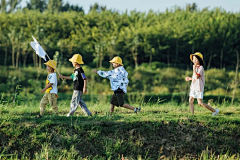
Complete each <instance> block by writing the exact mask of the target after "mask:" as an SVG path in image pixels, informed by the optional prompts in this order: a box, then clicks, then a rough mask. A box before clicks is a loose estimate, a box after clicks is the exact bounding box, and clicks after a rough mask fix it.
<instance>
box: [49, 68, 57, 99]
mask: <svg viewBox="0 0 240 160" xmlns="http://www.w3.org/2000/svg"><path fill="white" fill-rule="evenodd" d="M47 79H48V81H49V83H53V85H52V89H51V90H50V93H55V94H57V93H58V89H57V74H56V73H55V72H54V73H50V74H49V75H48V77H47Z"/></svg>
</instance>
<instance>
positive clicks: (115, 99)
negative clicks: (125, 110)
mask: <svg viewBox="0 0 240 160" xmlns="http://www.w3.org/2000/svg"><path fill="white" fill-rule="evenodd" d="M110 103H111V104H113V105H114V106H117V107H121V106H123V105H124V93H114V94H113V95H112V98H111V102H110Z"/></svg>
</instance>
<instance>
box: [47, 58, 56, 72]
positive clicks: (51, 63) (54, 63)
mask: <svg viewBox="0 0 240 160" xmlns="http://www.w3.org/2000/svg"><path fill="white" fill-rule="evenodd" d="M44 64H45V65H46V66H49V67H51V68H53V69H54V70H56V67H57V62H56V61H54V60H50V61H47V62H46V63H44Z"/></svg>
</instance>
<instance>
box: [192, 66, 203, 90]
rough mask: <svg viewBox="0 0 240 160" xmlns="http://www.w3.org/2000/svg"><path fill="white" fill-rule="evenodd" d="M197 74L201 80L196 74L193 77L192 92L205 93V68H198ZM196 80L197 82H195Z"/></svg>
mask: <svg viewBox="0 0 240 160" xmlns="http://www.w3.org/2000/svg"><path fill="white" fill-rule="evenodd" d="M196 72H197V75H198V76H199V78H198V79H197V77H195V74H193V76H192V83H191V87H190V89H191V90H194V91H200V92H204V85H205V75H204V68H203V66H198V67H196ZM194 79H195V81H194Z"/></svg>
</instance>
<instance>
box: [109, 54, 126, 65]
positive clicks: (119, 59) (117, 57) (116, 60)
mask: <svg viewBox="0 0 240 160" xmlns="http://www.w3.org/2000/svg"><path fill="white" fill-rule="evenodd" d="M109 62H110V63H117V64H120V65H121V66H123V64H122V59H121V58H120V57H119V56H116V57H114V58H113V59H112V60H111V61H109Z"/></svg>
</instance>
